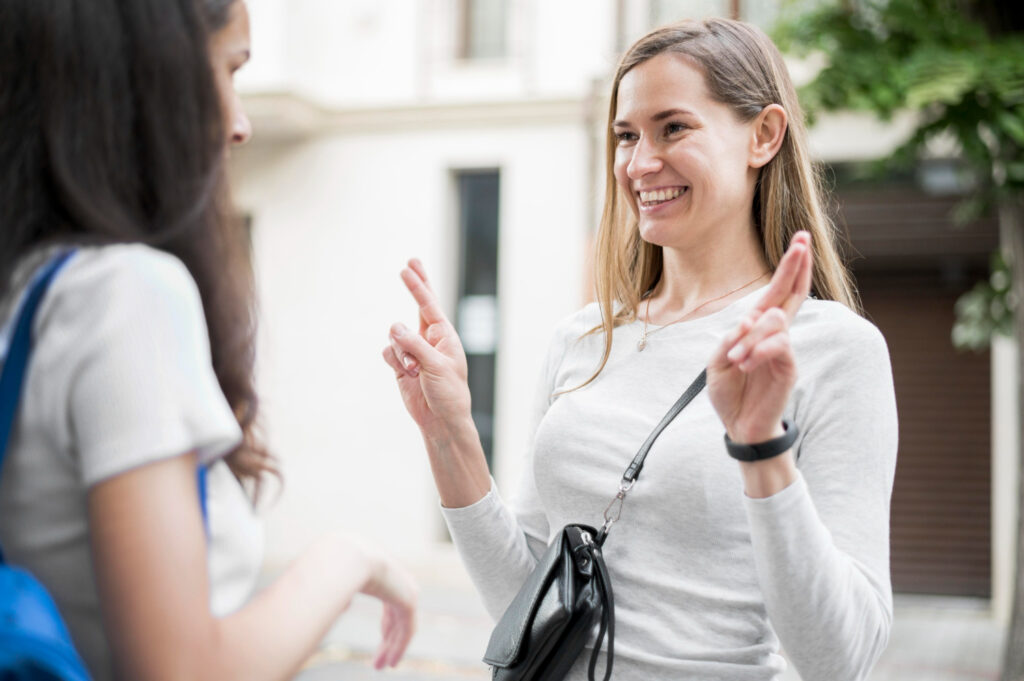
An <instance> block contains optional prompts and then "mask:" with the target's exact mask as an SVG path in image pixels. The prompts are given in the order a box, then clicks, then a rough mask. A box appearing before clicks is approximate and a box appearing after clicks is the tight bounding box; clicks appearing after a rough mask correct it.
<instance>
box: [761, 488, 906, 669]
mask: <svg viewBox="0 0 1024 681" xmlns="http://www.w3.org/2000/svg"><path fill="white" fill-rule="evenodd" d="M746 505H747V513H748V517H749V520H750V528H751V542H752V544H753V548H754V560H755V565H756V569H757V575H758V581H759V582H760V585H761V590H762V593H763V594H764V599H765V605H766V607H767V611H768V616H769V618H770V619H771V622H772V626H773V628H774V629H775V631H776V633H778V635H779V638H780V639H781V641H782V645H783V648H785V650H786V652H787V654H788V655H789V656H790V658H791V659H792V660H793V662H794V664H795V665H796V667H797V669H798V670H799V671H800V672H801V674H802V675H804V677H805V678H829V679H836V680H837V681H840V680H846V679H850V680H852V679H862V678H864V677H865V676H866V674H867V673H868V671H869V670H870V669H871V667H872V665H873V664H874V662H875V661H876V660H877V658H878V656H879V655H880V654H881V652H882V650H884V648H885V645H886V642H887V641H888V637H889V628H890V626H891V619H892V602H891V594H890V592H889V586H888V581H887V580H886V579H885V576H884V575H876V574H873V573H872V571H871V570H870V569H869V568H868V567H867V566H866V565H865V564H864V563H862V562H861V561H858V560H854V559H853V558H852V557H851V556H850V555H848V554H847V553H845V552H843V551H841V550H840V549H839V548H838V547H837V546H836V545H835V542H834V540H833V536H832V534H831V533H830V532H829V530H828V529H827V528H826V527H825V525H824V524H823V523H822V522H821V520H820V518H819V517H818V514H817V512H816V510H815V507H814V504H813V502H812V501H811V498H810V495H809V493H808V490H807V486H806V483H805V482H804V481H803V479H802V478H801V477H799V476H798V477H797V480H796V481H795V482H794V484H792V485H790V486H788V487H787V488H786V489H784V490H783V491H782V492H780V493H778V494H776V495H773V496H772V497H768V498H764V499H753V498H748V499H747V504H746ZM850 521H851V522H857V519H854V518H851V519H850ZM883 533H884V531H883ZM877 550H881V551H884V547H883V546H882V545H881V544H880V545H879V547H878V549H877Z"/></svg>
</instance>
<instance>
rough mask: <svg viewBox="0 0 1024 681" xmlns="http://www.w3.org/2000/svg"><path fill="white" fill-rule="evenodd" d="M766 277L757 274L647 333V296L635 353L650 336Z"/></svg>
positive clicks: (642, 349) (648, 301)
mask: <svg viewBox="0 0 1024 681" xmlns="http://www.w3.org/2000/svg"><path fill="white" fill-rule="evenodd" d="M767 275H768V273H767V272H764V273H762V274H759V275H757V277H755V278H753V279H751V280H750V281H748V282H747V283H746V284H744V285H743V286H740V287H739V288H734V289H733V290H731V291H729V292H728V293H723V294H722V295H720V296H718V297H717V298H712V299H711V300H705V301H704V302H703V303H701V304H700V305H698V306H697V307H695V308H693V309H692V310H690V311H688V312H687V313H686V314H684V315H683V316H682V317H680V318H679V319H676V320H675V321H671V322H669V323H668V324H663V325H662V326H659V327H658V328H656V329H653V330H652V331H648V330H647V322H648V321H649V320H650V318H651V298H650V296H648V298H647V309H646V310H645V311H644V330H643V331H642V332H641V333H640V340H638V341H637V342H636V350H637V352H643V351H644V348H646V347H647V339H648V338H649V337H650V336H653V335H654V334H656V333H658V332H659V331H661V330H662V329H665V328H667V327H669V326H672V325H673V324H678V323H679V322H681V321H684V320H685V319H687V318H688V317H690V316H692V315H693V314H694V313H695V312H697V311H698V310H700V309H701V308H703V307H706V306H708V305H710V304H711V303H714V302H716V301H719V300H721V299H722V298H728V297H729V296H731V295H732V294H734V293H736V292H737V291H742V290H743V289H745V288H747V287H748V286H750V285H751V284H753V283H754V282H755V281H757V280H758V279H763V278H764V277H765V276H767Z"/></svg>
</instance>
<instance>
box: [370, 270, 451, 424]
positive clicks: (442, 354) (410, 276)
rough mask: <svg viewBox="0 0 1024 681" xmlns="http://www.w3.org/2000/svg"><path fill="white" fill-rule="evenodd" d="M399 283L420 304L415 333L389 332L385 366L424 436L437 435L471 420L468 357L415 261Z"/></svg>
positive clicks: (402, 329)
mask: <svg viewBox="0 0 1024 681" xmlns="http://www.w3.org/2000/svg"><path fill="white" fill-rule="evenodd" d="M401 276H402V282H403V283H405V286H406V288H408V289H409V292H410V293H411V294H412V297H413V298H414V299H415V300H416V303H417V304H418V305H419V322H420V324H419V327H420V328H419V333H414V332H413V331H412V330H410V329H409V328H408V327H406V326H405V325H404V324H401V323H398V324H394V325H393V326H392V327H391V331H390V334H389V339H390V341H391V343H390V345H388V347H386V348H384V351H383V356H384V361H385V362H387V363H388V365H389V366H390V367H391V368H392V369H394V370H395V378H396V380H397V381H398V388H399V390H400V391H401V393H402V401H403V402H404V403H405V408H406V409H407V410H408V411H409V414H410V416H412V418H413V420H414V421H416V424H417V425H418V426H419V427H420V429H421V430H422V431H423V432H424V435H436V434H439V433H440V431H443V430H445V429H448V428H449V427H450V426H451V425H452V424H455V423H458V422H461V421H465V420H466V419H468V418H470V395H469V385H468V384H467V383H466V374H467V370H466V354H465V352H464V351H463V349H462V343H461V342H460V341H459V336H458V334H456V332H455V328H454V327H453V326H452V324H451V322H449V321H448V318H447V317H445V315H444V312H442V311H441V306H440V305H439V304H438V302H437V296H436V295H434V291H433V289H432V288H431V286H430V282H429V280H428V279H427V273H426V271H425V270H424V268H423V264H422V263H421V262H420V261H419V260H415V259H414V260H410V261H409V265H408V267H407V268H405V269H403V270H402V275H401Z"/></svg>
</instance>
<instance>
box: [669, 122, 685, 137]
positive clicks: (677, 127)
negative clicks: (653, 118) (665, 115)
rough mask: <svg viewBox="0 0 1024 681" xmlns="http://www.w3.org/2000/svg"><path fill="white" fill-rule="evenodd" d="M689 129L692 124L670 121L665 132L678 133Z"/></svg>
mask: <svg viewBox="0 0 1024 681" xmlns="http://www.w3.org/2000/svg"><path fill="white" fill-rule="evenodd" d="M689 129H690V126H688V125H683V124H682V123H669V124H668V125H666V126H665V134H666V135H676V134H678V133H681V132H684V131H686V130H689Z"/></svg>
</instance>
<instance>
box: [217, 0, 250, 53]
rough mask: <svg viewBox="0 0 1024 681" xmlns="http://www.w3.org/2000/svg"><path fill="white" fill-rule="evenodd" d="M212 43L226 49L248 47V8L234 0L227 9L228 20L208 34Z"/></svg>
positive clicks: (241, 0)
mask: <svg viewBox="0 0 1024 681" xmlns="http://www.w3.org/2000/svg"><path fill="white" fill-rule="evenodd" d="M210 39H211V41H212V42H213V44H214V45H216V46H218V47H220V48H221V49H226V50H232V49H234V50H242V49H248V48H249V8H248V7H247V6H246V4H245V2H244V1H243V0H236V1H235V2H233V3H232V4H231V8H230V9H229V10H228V21H227V23H226V24H224V26H223V27H221V28H220V29H219V30H217V31H215V32H214V33H213V35H212V36H210Z"/></svg>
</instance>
